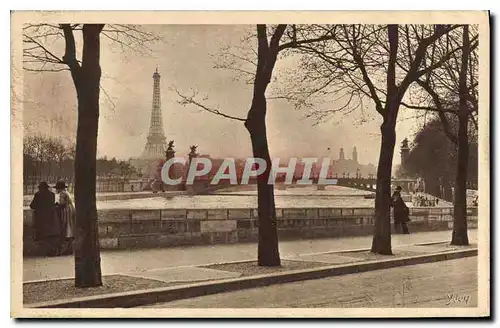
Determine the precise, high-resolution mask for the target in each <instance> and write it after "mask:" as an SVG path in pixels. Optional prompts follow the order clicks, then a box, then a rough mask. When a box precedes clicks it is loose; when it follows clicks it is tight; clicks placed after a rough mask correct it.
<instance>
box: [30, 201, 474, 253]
mask: <svg viewBox="0 0 500 328" xmlns="http://www.w3.org/2000/svg"><path fill="white" fill-rule="evenodd" d="M276 213H277V217H278V220H277V223H278V233H279V238H280V239H281V240H284V239H301V238H328V237H345V236H361V235H370V234H372V233H373V216H374V209H372V208H284V209H277V210H276ZM452 215H453V208H411V209H410V219H411V222H409V229H410V231H412V232H417V231H435V230H447V229H451V228H452V227H453V216H452ZM468 215H469V217H468V221H469V226H470V227H471V228H474V227H477V208H470V209H469V212H468ZM257 236H258V220H257V210H255V209H217V210H213V209H184V210H173V209H163V210H159V209H158V210H128V209H123V210H99V237H100V244H101V247H102V248H103V249H128V248H150V247H171V246H181V245H200V244H218V243H238V242H253V241H257ZM24 252H25V254H27V255H35V254H37V253H38V252H39V250H38V247H37V246H36V244H35V243H34V242H33V240H32V213H31V211H30V210H25V211H24Z"/></svg>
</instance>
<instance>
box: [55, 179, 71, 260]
mask: <svg viewBox="0 0 500 328" xmlns="http://www.w3.org/2000/svg"><path fill="white" fill-rule="evenodd" d="M55 188H56V192H57V194H58V195H59V201H58V202H57V203H56V205H57V215H58V218H59V221H60V223H61V229H60V236H61V244H60V254H61V255H68V254H71V253H72V252H73V247H72V244H73V240H74V239H75V224H76V223H75V220H76V213H75V205H74V203H73V198H72V197H71V195H70V194H69V192H68V190H67V188H68V186H67V185H66V183H65V182H64V181H58V182H57V183H56V185H55Z"/></svg>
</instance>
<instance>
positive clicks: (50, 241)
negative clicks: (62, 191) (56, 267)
mask: <svg viewBox="0 0 500 328" xmlns="http://www.w3.org/2000/svg"><path fill="white" fill-rule="evenodd" d="M54 206H55V195H54V193H53V192H52V191H50V189H49V185H48V184H47V182H45V181H42V182H40V184H39V185H38V191H37V192H36V193H35V196H34V197H33V200H32V201H31V203H30V208H31V209H32V210H34V211H33V228H34V229H33V230H34V231H33V240H34V241H35V242H37V243H39V244H40V246H41V247H42V248H43V249H44V251H45V252H46V254H47V255H49V256H53V255H57V254H56V253H57V247H58V236H59V229H60V226H59V224H58V223H59V220H58V219H57V217H56V213H55V212H54Z"/></svg>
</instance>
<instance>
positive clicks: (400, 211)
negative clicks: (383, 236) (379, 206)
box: [391, 186, 410, 234]
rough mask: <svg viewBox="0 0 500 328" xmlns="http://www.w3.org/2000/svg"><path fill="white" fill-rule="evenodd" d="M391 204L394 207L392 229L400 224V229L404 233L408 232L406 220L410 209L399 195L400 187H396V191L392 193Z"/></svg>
mask: <svg viewBox="0 0 500 328" xmlns="http://www.w3.org/2000/svg"><path fill="white" fill-rule="evenodd" d="M391 206H392V207H394V229H395V230H396V232H397V231H398V230H399V228H398V227H399V226H401V230H402V232H403V233H404V234H409V233H410V232H409V231H408V226H407V225H406V223H407V222H409V221H410V210H409V209H408V206H406V204H405V202H404V201H403V198H402V197H401V187H400V186H398V187H396V191H394V193H393V194H392V203H391Z"/></svg>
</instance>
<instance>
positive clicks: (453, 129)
mask: <svg viewBox="0 0 500 328" xmlns="http://www.w3.org/2000/svg"><path fill="white" fill-rule="evenodd" d="M454 47H459V48H461V50H460V52H459V53H454V54H453V56H451V58H450V59H449V60H448V61H447V62H446V63H445V64H444V65H442V66H441V67H439V68H438V69H436V70H433V71H431V72H429V73H428V74H426V75H424V76H422V77H421V78H419V79H418V80H417V83H418V86H419V87H420V88H421V89H423V90H424V92H425V93H426V95H427V96H428V97H429V99H428V101H425V99H424V102H423V106H421V108H422V109H424V110H430V111H433V112H436V114H437V115H438V117H439V118H440V120H441V124H442V128H443V131H444V133H445V134H446V136H447V137H448V138H449V139H450V140H451V141H452V142H453V143H454V144H455V145H456V149H457V168H456V175H455V177H456V178H455V179H456V180H455V194H454V220H453V234H452V240H451V244H453V245H468V244H469V239H468V235H467V172H468V158H469V140H470V139H471V138H470V137H472V139H474V135H472V136H471V135H470V134H477V115H478V107H479V106H478V54H477V47H478V35H477V31H476V29H475V28H474V27H472V29H471V27H470V26H469V25H464V26H463V27H462V28H461V29H459V30H456V31H454V32H453V33H449V34H448V35H447V36H446V38H443V40H440V42H439V43H436V44H434V45H433V47H432V51H431V53H430V54H429V56H428V59H427V61H426V64H427V65H432V64H433V62H435V61H436V58H435V54H436V53H443V52H448V51H449V50H450V49H451V48H454ZM409 107H411V106H409Z"/></svg>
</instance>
